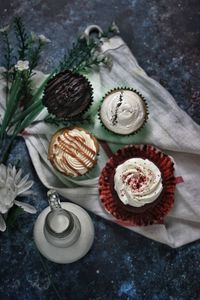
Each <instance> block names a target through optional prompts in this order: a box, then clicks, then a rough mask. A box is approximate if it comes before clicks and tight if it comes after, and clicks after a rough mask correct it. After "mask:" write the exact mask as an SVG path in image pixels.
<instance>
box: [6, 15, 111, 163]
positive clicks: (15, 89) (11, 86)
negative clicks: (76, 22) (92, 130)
mask: <svg viewBox="0 0 200 300" xmlns="http://www.w3.org/2000/svg"><path fill="white" fill-rule="evenodd" d="M12 29H14V33H15V44H14V45H11V43H10V40H9V31H10V30H12ZM114 32H115V33H116V28H114V27H113V25H112V26H111V27H110V28H109V29H108V30H107V31H106V32H105V33H102V34H101V35H99V36H98V37H97V38H96V39H90V40H89V41H88V39H87V38H86V37H85V36H81V37H80V38H78V39H77V41H76V42H75V43H74V44H73V46H72V49H71V50H69V51H68V53H67V54H65V56H64V57H63V59H62V61H61V62H60V64H59V66H58V67H57V68H55V69H54V70H53V71H52V72H51V74H50V75H49V76H48V77H47V78H46V79H45V80H44V81H43V82H42V84H41V85H40V86H39V87H38V89H37V90H36V91H35V92H33V87H32V76H33V69H34V68H36V67H37V65H38V63H39V59H40V55H41V52H42V50H43V47H44V45H45V44H46V43H47V42H49V40H48V39H47V38H45V37H44V36H43V35H40V36H36V35H35V34H33V33H29V32H27V30H26V27H25V25H24V23H23V21H22V19H21V18H20V17H17V18H15V19H14V22H13V28H12V27H11V28H10V29H9V28H8V27H5V28H3V30H2V29H1V30H0V34H1V38H2V41H3V43H4V53H5V54H4V66H5V68H6V71H5V73H4V77H5V79H6V83H7V108H6V111H5V114H4V117H3V121H2V124H1V126H0V146H1V145H2V142H3V139H4V137H5V136H6V134H7V132H8V131H9V130H10V129H12V137H11V139H10V144H8V145H7V147H6V149H5V151H4V153H3V154H2V158H1V160H0V161H5V159H6V157H7V155H8V153H9V149H10V146H11V145H12V142H13V141H14V139H15V137H16V136H17V135H18V134H19V133H20V132H22V131H23V130H24V129H25V128H26V127H28V126H29V125H30V124H31V123H32V122H34V121H35V118H36V116H37V115H38V114H39V113H40V112H41V111H42V109H43V105H42V101H41V97H42V93H43V91H44V88H45V85H46V84H47V82H48V80H49V79H50V78H52V77H53V76H54V75H55V74H56V73H58V72H60V71H62V70H65V69H70V70H72V71H75V72H79V73H84V72H87V71H89V70H90V69H93V68H97V67H98V66H99V65H100V64H105V65H107V66H110V64H111V61H110V58H109V57H106V56H104V55H102V54H100V52H99V48H100V46H101V43H102V40H101V39H102V38H108V37H110V35H112V34H113V33H114ZM13 49H15V52H17V53H14V50H13ZM45 121H46V122H49V123H54V124H58V123H59V124H60V123H62V124H64V125H65V126H72V125H75V124H77V123H80V122H82V121H83V120H80V119H76V120H73V121H72V120H60V119H57V118H55V117H52V116H48V117H47V118H46V120H45ZM87 121H88V122H89V117H88V118H87V119H84V122H87Z"/></svg>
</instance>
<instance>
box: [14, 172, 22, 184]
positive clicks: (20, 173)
mask: <svg viewBox="0 0 200 300" xmlns="http://www.w3.org/2000/svg"><path fill="white" fill-rule="evenodd" d="M21 175H22V169H19V171H18V172H17V174H16V176H15V184H16V185H18V183H19V182H20V180H21Z"/></svg>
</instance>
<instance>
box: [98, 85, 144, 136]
mask: <svg viewBox="0 0 200 300" xmlns="http://www.w3.org/2000/svg"><path fill="white" fill-rule="evenodd" d="M100 116H101V120H102V122H103V124H104V125H105V127H107V128H108V129H109V130H111V131H112V132H115V133H118V134H123V135H126V134H130V133H133V132H135V131H137V130H138V129H139V128H140V127H141V126H142V125H143V123H144V120H145V118H146V109H145V103H144V100H143V99H142V98H141V97H140V96H139V95H138V94H136V93H135V92H133V91H129V90H117V91H114V92H112V93H110V94H109V95H108V96H106V97H105V99H104V101H103V103H102V105H101V109H100Z"/></svg>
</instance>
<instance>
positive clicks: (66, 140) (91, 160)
mask: <svg viewBox="0 0 200 300" xmlns="http://www.w3.org/2000/svg"><path fill="white" fill-rule="evenodd" d="M98 152H99V144H98V142H97V140H96V139H95V137H94V136H92V135H91V134H90V133H89V132H87V131H86V130H85V129H83V128H79V127H74V128H62V129H60V130H58V131H57V132H56V133H55V134H54V135H53V136H52V138H51V141H50V143H49V150H48V159H49V160H50V162H51V163H52V165H53V166H54V167H55V168H56V169H57V170H58V171H59V172H61V173H63V174H64V175H66V176H73V177H77V176H82V175H84V174H86V173H87V172H88V171H90V170H91V169H92V168H93V167H94V165H95V164H96V162H97V154H98Z"/></svg>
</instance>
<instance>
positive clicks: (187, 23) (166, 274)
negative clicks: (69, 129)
mask: <svg viewBox="0 0 200 300" xmlns="http://www.w3.org/2000/svg"><path fill="white" fill-rule="evenodd" d="M16 14H20V15H22V16H23V18H24V19H25V21H26V24H27V26H28V28H29V29H30V30H31V31H35V32H36V33H38V34H44V35H46V36H47V37H48V38H49V39H51V40H52V43H51V44H50V45H49V46H48V49H47V52H46V54H45V55H44V57H43V60H41V65H40V66H41V68H40V69H41V70H43V71H44V72H48V71H49V70H50V69H51V68H52V66H54V65H55V64H56V63H57V62H58V61H59V60H60V58H61V57H62V55H63V54H64V52H65V50H66V49H68V48H70V46H71V45H72V42H73V41H74V40H75V39H76V36H77V35H78V34H80V33H81V32H82V31H83V30H84V29H85V27H86V26H87V25H89V24H92V23H96V24H98V25H100V26H101V27H102V28H103V29H106V28H107V27H108V25H109V24H110V23H111V21H113V20H115V21H116V23H117V25H118V26H119V28H120V30H121V36H122V37H123V39H124V40H125V41H126V42H127V44H128V45H129V47H130V48H131V50H132V51H133V53H134V54H135V56H136V57H137V59H138V61H139V64H140V65H141V66H142V67H143V68H144V69H145V71H147V73H148V74H149V75H150V76H152V77H154V78H155V79H156V80H158V81H160V82H161V83H162V84H163V85H164V86H165V87H166V88H167V89H168V90H169V91H170V92H171V93H172V94H173V96H174V97H175V99H176V101H177V103H178V104H179V105H180V106H181V107H182V108H183V109H184V110H186V111H187V113H188V114H189V115H190V116H191V117H192V118H193V119H194V120H195V121H196V122H197V123H199V124H200V91H199V81H200V80H199V78H200V74H199V67H200V50H199V49H200V2H199V0H177V1H175V0H168V1H166V0H159V1H157V0H152V1H148V0H132V1H131V0H121V1H120V0H116V1H114V0H110V1H105V0H104V1H97V0H95V1H85V0H83V1H81V0H78V1H71V0H70V1H67V0H57V1H55V0H30V1H28V0H27V1H26V0H13V1H8V0H7V1H6V0H1V2H0V23H1V25H6V24H7V23H8V22H9V21H10V20H11V19H12V17H13V16H14V15H16ZM0 61H1V57H0ZM22 157H23V158H22ZM18 159H21V161H22V166H23V170H24V174H25V173H29V172H30V174H31V178H32V179H33V180H34V181H35V184H34V187H33V191H34V195H33V196H31V197H29V198H28V199H26V201H28V202H30V203H32V204H34V205H35V206H36V207H37V209H38V213H39V212H40V211H41V210H42V209H43V208H45V207H46V206H47V201H46V189H45V188H44V187H43V186H42V184H41V183H40V181H39V180H38V178H37V175H36V173H35V171H34V169H33V166H32V164H31V162H30V159H29V155H28V152H27V150H26V147H25V145H24V142H23V140H22V139H20V138H19V139H18V141H17V143H16V144H15V146H14V148H13V151H12V154H11V155H10V158H9V160H10V161H11V162H13V163H15V162H17V160H18ZM83 201H84V200H83ZM91 217H92V219H93V222H94V226H95V232H96V233H95V242H94V246H93V248H92V250H91V251H90V252H89V254H88V255H87V256H86V257H84V258H83V259H82V260H80V261H79V262H76V263H73V264H71V265H57V264H54V263H51V262H49V261H47V260H46V259H44V258H42V257H41V256H40V255H39V253H38V251H37V249H36V248H35V246H34V243H33V239H32V230H33V224H34V222H35V220H36V216H32V215H29V214H23V215H21V216H19V217H18V220H17V222H16V224H15V226H14V227H12V228H9V230H8V231H6V233H3V234H2V233H1V234H0V299H2V300H6V299H13V300H23V299H25V300H28V299H42V300H43V299H49V300H50V299H53V300H54V299H57V298H59V295H60V298H61V299H69V300H73V299H74V300H79V299H80V300H89V299H91V300H103V299H106V300H107V299H113V300H115V299H116V300H117V299H127V300H128V299H129V300H130V299H141V300H143V299H154V300H156V299H158V300H162V299H166V300H167V299H173V300H175V299H177V300H182V299H184V300H185V299H188V300H192V299H195V300H196V299H200V284H199V278H200V251H199V250H200V243H199V242H195V243H192V244H190V245H186V246H184V247H181V248H179V249H170V248H169V247H167V246H165V245H162V244H159V243H156V242H153V241H151V240H148V239H146V238H144V237H142V236H139V235H138V234H136V233H133V232H130V231H128V230H126V229H123V228H121V227H119V226H117V225H116V224H112V223H109V222H107V221H105V220H103V219H101V218H99V217H97V216H95V215H92V214H91ZM56 291H57V292H56Z"/></svg>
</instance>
